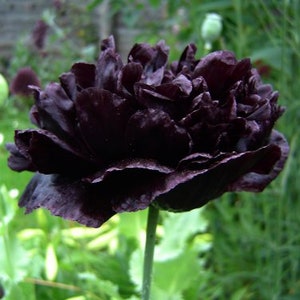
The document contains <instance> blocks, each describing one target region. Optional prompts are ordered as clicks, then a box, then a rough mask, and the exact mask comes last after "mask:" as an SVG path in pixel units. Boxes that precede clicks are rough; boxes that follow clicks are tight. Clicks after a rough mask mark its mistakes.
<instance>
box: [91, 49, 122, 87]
mask: <svg viewBox="0 0 300 300" xmlns="http://www.w3.org/2000/svg"><path fill="white" fill-rule="evenodd" d="M122 66H123V63H122V60H121V56H120V54H118V53H116V52H115V51H114V49H112V48H107V49H106V50H105V51H103V52H102V53H101V55H100V57H99V59H98V61H97V65H96V80H95V87H96V88H98V89H105V90H108V91H111V92H115V91H116V88H117V78H118V74H119V72H120V70H121V68H122Z"/></svg>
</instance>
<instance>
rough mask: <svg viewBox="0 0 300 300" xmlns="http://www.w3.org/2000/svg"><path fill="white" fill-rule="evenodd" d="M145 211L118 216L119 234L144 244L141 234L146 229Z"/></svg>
mask: <svg viewBox="0 0 300 300" xmlns="http://www.w3.org/2000/svg"><path fill="white" fill-rule="evenodd" d="M146 221H147V210H140V211H137V212H134V213H122V214H120V215H119V224H118V230H119V233H120V234H122V235H124V236H126V237H128V238H137V239H138V240H139V241H141V243H142V245H143V242H144V238H143V236H142V235H143V234H144V230H145V227H146Z"/></svg>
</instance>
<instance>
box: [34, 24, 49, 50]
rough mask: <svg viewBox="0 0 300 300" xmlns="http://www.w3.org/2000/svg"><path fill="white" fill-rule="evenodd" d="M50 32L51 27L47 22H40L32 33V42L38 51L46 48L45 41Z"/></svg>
mask: <svg viewBox="0 0 300 300" xmlns="http://www.w3.org/2000/svg"><path fill="white" fill-rule="evenodd" d="M48 30H49V26H48V24H47V23H45V21H43V20H38V21H37V22H36V23H35V25H34V27H33V30H32V32H31V40H32V43H33V46H34V47H35V48H36V49H37V50H43V49H44V47H45V41H46V37H47V33H48Z"/></svg>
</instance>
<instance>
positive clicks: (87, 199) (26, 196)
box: [19, 173, 115, 227]
mask: <svg viewBox="0 0 300 300" xmlns="http://www.w3.org/2000/svg"><path fill="white" fill-rule="evenodd" d="M19 205H20V207H25V208H26V213H30V212H32V211H33V210H35V209H37V208H40V207H43V208H46V209H48V210H49V211H50V212H51V213H52V214H53V215H56V216H60V217H63V218H65V219H68V220H72V221H77V222H79V223H81V224H83V225H86V226H90V227H99V226H101V225H102V224H103V223H104V222H106V221H107V220H108V219H109V218H111V217H112V216H113V215H114V214H115V212H114V211H113V210H112V207H111V203H110V201H108V200H106V198H105V197H103V195H102V191H101V189H100V190H99V187H98V186H96V185H87V184H84V183H83V182H81V181H73V180H71V179H68V178H66V177H60V176H56V175H42V174H39V173H37V174H36V175H35V176H34V177H33V178H32V180H31V181H30V183H29V184H28V185H27V187H26V190H25V191H24V193H23V195H22V197H21V199H20V202H19Z"/></svg>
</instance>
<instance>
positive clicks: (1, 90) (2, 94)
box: [0, 74, 9, 106]
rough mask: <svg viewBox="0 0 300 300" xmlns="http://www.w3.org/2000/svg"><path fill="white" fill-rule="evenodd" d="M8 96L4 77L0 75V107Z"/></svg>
mask: <svg viewBox="0 0 300 300" xmlns="http://www.w3.org/2000/svg"><path fill="white" fill-rule="evenodd" d="M8 94H9V88H8V83H7V81H6V79H5V78H4V76H3V75H2V74H0V106H1V105H2V104H3V103H4V101H5V100H6V99H7V98H8Z"/></svg>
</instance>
